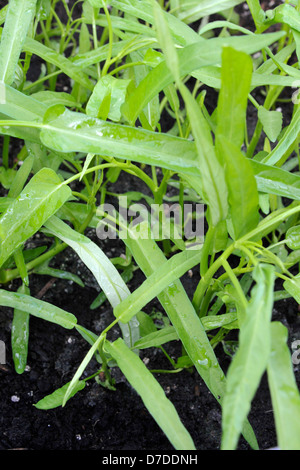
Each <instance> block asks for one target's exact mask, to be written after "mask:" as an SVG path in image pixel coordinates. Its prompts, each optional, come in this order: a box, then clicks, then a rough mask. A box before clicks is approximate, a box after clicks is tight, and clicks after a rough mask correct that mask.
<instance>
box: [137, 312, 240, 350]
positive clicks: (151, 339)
mask: <svg viewBox="0 0 300 470" xmlns="http://www.w3.org/2000/svg"><path fill="white" fill-rule="evenodd" d="M201 323H202V324H203V326H204V328H205V331H209V330H215V329H217V328H222V327H225V328H226V327H228V328H230V329H231V325H232V327H234V328H238V325H237V322H236V313H224V314H223V315H209V316H207V317H203V318H201ZM178 340H179V336H178V334H177V332H176V330H175V328H174V327H173V326H166V327H164V328H161V329H160V330H158V331H152V332H151V333H148V334H147V335H145V336H143V337H142V338H141V339H139V340H138V341H137V342H136V343H135V345H134V346H135V347H136V348H138V349H146V348H153V347H158V346H161V345H162V344H165V343H168V342H169V341H178Z"/></svg>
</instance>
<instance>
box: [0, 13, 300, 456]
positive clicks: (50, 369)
mask: <svg viewBox="0 0 300 470" xmlns="http://www.w3.org/2000/svg"><path fill="white" fill-rule="evenodd" d="M239 8H240V9H241V8H242V7H239ZM240 11H241V10H240ZM243 21H246V20H245V18H244V16H243ZM243 26H245V24H244V23H243ZM213 99H214V97H212V100H213ZM249 119H252V120H253V123H255V122H256V120H255V117H253V116H250V117H249ZM16 145H17V141H16ZM12 150H13V149H12ZM118 185H119V188H122V191H125V188H127V189H128V190H143V189H141V188H140V187H137V181H136V180H131V179H129V178H128V175H126V176H122V175H121V179H120V180H119V181H118ZM114 189H115V188H114ZM87 235H88V236H89V237H91V238H92V239H93V240H94V241H96V242H97V243H99V245H100V246H101V248H102V249H103V250H104V252H105V253H106V254H107V255H108V256H109V257H114V256H119V255H120V253H122V252H124V248H123V246H122V244H120V243H119V242H118V240H116V241H99V240H97V239H96V237H95V233H94V231H92V230H90V231H89V232H87ZM40 241H41V240H40ZM40 241H39V242H40ZM55 265H56V266H57V267H60V268H61V269H66V270H68V271H71V272H73V273H76V274H78V275H79V276H80V277H81V278H82V279H83V280H84V282H85V288H81V287H79V286H78V285H77V284H75V283H72V282H70V281H65V280H55V282H54V283H53V282H52V281H53V280H52V279H51V278H49V277H47V276H38V275H31V277H30V288H31V294H32V295H33V296H36V297H40V298H42V300H45V301H47V302H50V303H52V304H54V305H57V306H59V307H62V308H63V309H65V310H67V311H69V312H71V313H73V314H74V315H76V317H77V318H78V323H79V324H81V325H83V326H85V327H86V328H88V329H90V330H92V331H94V332H95V333H98V334H100V332H101V331H102V330H103V328H105V327H106V326H107V325H109V323H110V322H111V321H112V320H113V315H112V310H111V307H110V305H109V304H108V302H106V303H105V304H103V305H102V306H101V307H100V308H98V309H96V310H91V309H90V305H91V303H92V301H93V300H94V299H95V297H96V296H97V294H98V287H97V285H96V283H95V280H94V279H93V277H92V275H91V274H90V273H89V271H88V270H87V269H86V268H85V266H84V265H83V264H82V263H81V261H80V260H79V259H78V257H77V255H76V254H74V252H72V250H70V249H68V250H66V251H65V252H64V253H61V254H60V255H59V256H57V257H56V258H55ZM143 279H144V277H143V275H142V274H141V273H140V272H139V271H137V272H136V273H135V275H134V277H133V279H132V280H131V281H130V283H129V288H130V290H131V291H133V290H134V289H135V288H136V287H137V286H138V285H140V284H141V282H142V281H143ZM198 281H199V275H198V271H197V268H195V269H194V270H193V275H192V276H190V275H186V276H184V278H183V279H182V282H183V284H184V287H185V288H186V290H187V292H188V294H189V296H190V298H192V295H193V292H194V289H195V287H196V285H197V283H198ZM19 284H20V282H19V281H14V282H13V283H12V284H11V285H8V286H5V288H7V289H11V290H14V291H15V290H16V289H17V288H18V286H19ZM42 292H44V294H43V295H42V296H41V293H42ZM153 309H156V310H157V311H160V312H163V310H162V308H161V307H160V305H159V304H158V302H157V301H153V302H152V303H151V304H150V305H148V306H147V307H146V308H145V311H146V312H148V313H150V312H152V311H153ZM273 317H274V319H275V320H280V321H281V322H283V324H284V325H286V326H287V328H288V330H289V343H288V344H289V345H291V343H292V341H294V340H296V339H300V329H299V312H298V305H297V304H296V303H295V302H294V301H293V300H285V301H281V302H277V303H276V304H275V308H274V312H273ZM11 321H12V311H11V309H6V308H0V340H2V341H4V342H5V344H6V364H5V365H0V380H1V388H0V403H1V415H0V450H6V449H28V450H98V451H99V450H118V451H119V450H134V451H136V450H144V451H159V452H161V451H172V450H173V448H172V446H171V444H170V443H169V441H168V439H167V438H166V437H165V436H164V434H163V433H162V431H161V430H160V428H159V427H158V425H157V424H156V422H155V421H154V420H153V418H152V417H151V416H150V415H149V413H148V411H147V409H146V408H145V406H144V404H143V402H142V400H141V399H140V397H139V396H138V395H137V394H136V392H135V391H134V390H133V389H132V388H131V386H130V385H129V384H128V383H127V381H126V379H125V378H124V377H123V376H122V374H121V373H120V372H119V371H118V370H117V369H113V370H112V373H113V376H114V379H115V381H116V390H115V391H112V390H108V389H106V388H104V387H103V386H101V385H99V384H98V383H97V382H96V381H94V380H92V381H90V382H88V385H87V386H86V388H85V389H84V390H82V391H81V392H79V393H78V394H77V395H76V396H75V397H74V398H72V399H71V400H70V401H69V402H68V403H67V405H66V406H65V407H64V408H56V409H54V410H49V411H42V410H38V409H36V408H35V407H34V406H33V405H34V404H35V403H36V402H37V401H39V400H40V399H41V398H43V397H44V396H45V395H47V394H49V393H51V392H52V391H54V390H55V389H57V388H59V387H61V386H63V385H64V384H65V383H66V382H68V381H70V380H71V379H72V377H73V375H74V373H75V372H76V370H77V367H78V366H79V364H80V363H81V361H82V359H83V358H84V356H85V354H86V353H87V351H88V349H89V346H88V344H87V343H86V341H85V340H84V339H83V338H82V337H81V336H80V335H79V334H78V333H77V332H76V331H73V330H64V329H63V328H60V327H58V326H56V325H54V324H50V323H46V322H45V321H43V320H39V319H37V318H35V317H31V319H30V341H29V352H28V367H27V369H26V371H25V372H24V373H23V374H22V375H18V374H16V372H15V371H14V366H13V362H12V355H11V345H10V334H11ZM118 334H119V332H118V330H113V332H112V333H111V335H112V336H111V338H114V337H117V335H118ZM233 339H236V338H233ZM166 350H167V352H168V354H169V355H170V356H171V357H172V358H174V359H175V360H176V359H177V358H178V357H180V355H181V347H180V344H179V343H178V342H172V343H169V344H168V345H167V346H166ZM216 354H217V356H218V358H219V360H220V364H221V367H222V368H223V369H224V371H226V370H227V368H228V366H229V364H230V361H231V358H230V356H228V355H227V354H225V352H224V350H223V348H222V345H219V346H218V347H217V349H216ZM141 357H142V358H143V360H144V362H145V363H146V364H147V366H148V367H149V368H150V369H158V368H159V369H163V368H164V369H170V368H171V367H170V363H169V362H168V361H167V359H166V357H165V355H164V354H163V353H162V351H161V350H160V349H148V350H146V351H144V352H142V353H141ZM96 370H97V364H96V362H95V361H94V360H93V361H91V363H90V364H89V366H88V368H87V370H86V371H85V376H86V377H87V376H89V375H90V374H92V373H93V372H95V371H96ZM295 376H296V379H297V381H298V383H299V384H300V373H299V370H298V368H297V367H295ZM155 377H156V378H157V380H158V381H159V382H160V384H161V385H162V387H163V388H164V390H165V393H166V395H167V396H168V398H169V399H170V400H171V401H172V402H173V404H174V405H175V407H176V409H177V411H178V414H179V416H180V418H181V419H182V421H183V423H184V425H185V426H186V428H187V429H188V431H189V432H190V434H191V436H192V438H193V439H194V442H195V446H196V448H197V449H199V450H218V449H219V448H220V437H221V410H220V407H219V405H218V404H217V402H216V400H215V399H214V397H213V396H212V395H211V394H210V392H209V391H208V389H207V387H206V386H205V384H204V383H203V381H202V380H201V377H200V376H199V375H198V373H197V372H196V371H194V370H184V371H182V372H180V373H177V374H167V373H155ZM249 420H250V422H251V424H252V426H253V428H254V431H255V433H256V436H257V439H258V442H259V445H260V448H261V449H268V448H272V447H274V446H276V445H277V441H276V432H275V426H274V416H273V411H272V405H271V400H270V395H269V389H268V383H267V378H266V376H264V377H263V379H262V381H261V384H260V387H259V389H258V391H257V394H256V396H255V398H254V400H253V404H252V409H251V413H250V415H249ZM239 449H241V450H249V446H248V444H247V443H246V442H245V441H244V440H243V438H241V440H240V443H239Z"/></svg>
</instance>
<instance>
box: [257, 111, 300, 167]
mask: <svg viewBox="0 0 300 470" xmlns="http://www.w3.org/2000/svg"><path fill="white" fill-rule="evenodd" d="M299 132H300V108H298V109H297V110H296V112H295V114H294V116H293V118H292V120H291V122H290V124H289V126H288V128H287V129H286V132H285V133H284V135H283V137H282V138H281V139H280V140H279V142H278V144H277V145H276V147H275V148H274V149H273V150H272V151H271V152H270V153H269V154H268V155H267V156H266V157H265V158H263V160H262V163H267V164H268V165H275V164H276V163H277V162H279V160H280V159H281V157H282V156H283V155H285V153H286V152H287V151H288V150H289V149H290V148H291V146H292V145H293V144H294V142H295V140H296V139H297V138H298V134H299Z"/></svg>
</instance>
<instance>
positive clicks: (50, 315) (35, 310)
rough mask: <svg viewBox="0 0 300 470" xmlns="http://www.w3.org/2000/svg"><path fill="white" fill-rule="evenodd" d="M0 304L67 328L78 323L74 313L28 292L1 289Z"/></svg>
mask: <svg viewBox="0 0 300 470" xmlns="http://www.w3.org/2000/svg"><path fill="white" fill-rule="evenodd" d="M0 305H2V306H3V307H11V308H14V309H17V310H20V311H22V312H27V313H30V314H31V315H34V316H35V317H38V318H41V319H42V320H46V321H49V322H52V323H56V324H57V325H60V326H62V327H63V328H67V329H72V328H74V326H75V325H76V323H77V319H76V317H75V316H74V315H73V314H72V313H69V312H66V311H65V310H63V309H61V308H59V307H56V306H55V305H51V304H49V303H48V302H44V301H42V300H38V299H35V298H34V297H31V296H29V295H26V294H20V293H16V292H8V291H6V290H3V289H0Z"/></svg>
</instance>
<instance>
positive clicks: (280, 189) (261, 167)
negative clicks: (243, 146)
mask: <svg viewBox="0 0 300 470" xmlns="http://www.w3.org/2000/svg"><path fill="white" fill-rule="evenodd" d="M248 161H249V162H250V163H251V167H252V171H253V172H254V175H255V179H256V184H257V189H258V191H260V192H263V193H265V194H276V195H277V196H284V197H287V198H289V199H291V200H297V201H299V200H300V176H299V175H297V174H295V173H292V172H290V171H286V170H283V169H282V168H278V167H276V166H271V165H266V164H264V163H261V162H258V161H255V160H252V159H251V160H248Z"/></svg>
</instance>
